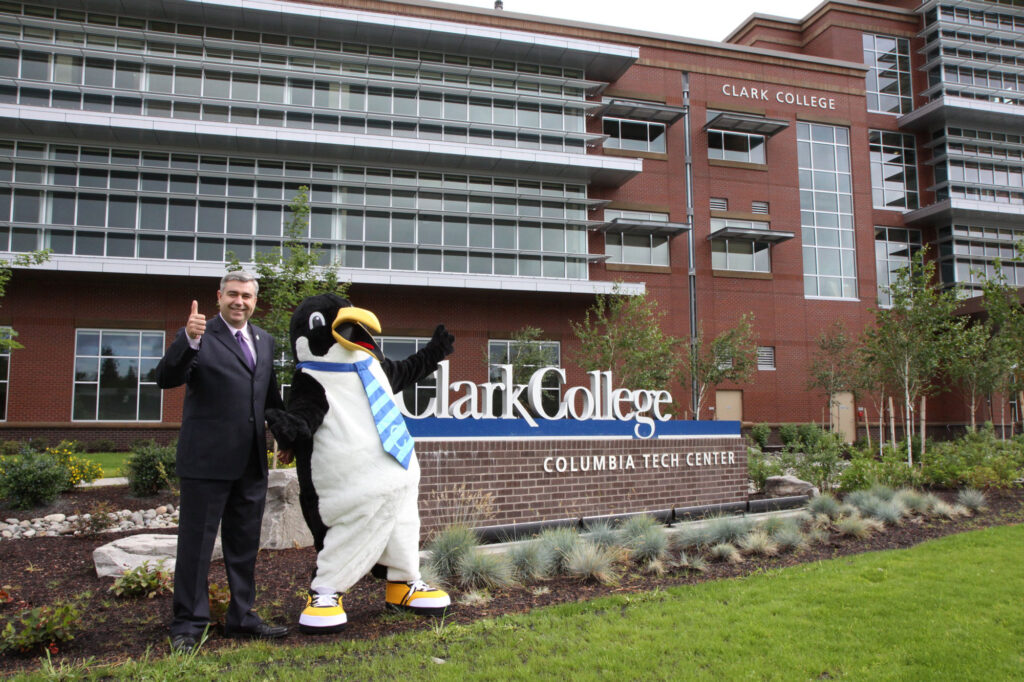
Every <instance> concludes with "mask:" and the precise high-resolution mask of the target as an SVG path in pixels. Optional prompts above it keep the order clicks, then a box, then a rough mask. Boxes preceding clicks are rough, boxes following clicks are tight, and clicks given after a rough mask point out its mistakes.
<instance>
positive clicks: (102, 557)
mask: <svg viewBox="0 0 1024 682" xmlns="http://www.w3.org/2000/svg"><path fill="white" fill-rule="evenodd" d="M177 550H178V536H177V535H153V534H141V535H129V536H127V537H123V538H119V539H117V540H114V541H113V542H108V543H107V544H105V545H103V546H101V547H97V548H96V549H94V550H93V552H92V561H93V563H94V564H95V565H96V575H98V576H99V577H101V578H104V577H112V578H116V577H118V576H120V575H122V574H124V573H126V572H128V571H130V570H132V569H134V568H136V567H138V566H141V565H142V562H144V561H148V562H149V565H150V566H154V567H155V566H156V564H157V563H158V562H160V560H163V561H164V568H165V569H166V570H168V571H174V557H175V555H176V554H177ZM223 556H224V552H223V551H222V550H221V546H220V538H219V537H218V538H217V542H216V543H215V544H214V546H213V559H214V560H216V559H221V558H223Z"/></svg>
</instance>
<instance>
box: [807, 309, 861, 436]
mask: <svg viewBox="0 0 1024 682" xmlns="http://www.w3.org/2000/svg"><path fill="white" fill-rule="evenodd" d="M814 342H815V344H816V345H817V350H816V351H815V353H814V357H813V358H812V360H811V365H810V367H809V368H808V380H807V388H808V389H815V388H819V389H821V390H822V391H823V392H824V393H825V396H826V398H827V399H828V419H829V427H830V428H831V429H832V430H835V428H836V427H835V424H833V423H832V411H833V408H835V407H836V406H838V405H839V402H838V400H837V399H836V395H837V394H839V393H841V392H843V391H851V390H853V371H854V360H853V357H852V355H853V347H852V346H853V340H852V339H851V338H850V336H849V335H848V334H847V333H846V327H845V326H844V325H843V323H842V321H841V320H837V321H836V322H835V323H834V324H833V325H832V326H831V327H830V328H829V330H828V331H827V332H824V333H823V334H821V335H819V336H818V337H817V338H816V339H815V340H814Z"/></svg>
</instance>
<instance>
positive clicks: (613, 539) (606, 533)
mask: <svg viewBox="0 0 1024 682" xmlns="http://www.w3.org/2000/svg"><path fill="white" fill-rule="evenodd" d="M587 540H589V541H591V542H593V543H594V544H595V545H599V546H601V547H611V546H613V545H615V544H618V542H619V531H618V529H616V528H615V527H614V526H613V525H612V524H611V522H609V521H608V520H606V519H598V520H597V521H593V522H591V523H590V524H588V525H587Z"/></svg>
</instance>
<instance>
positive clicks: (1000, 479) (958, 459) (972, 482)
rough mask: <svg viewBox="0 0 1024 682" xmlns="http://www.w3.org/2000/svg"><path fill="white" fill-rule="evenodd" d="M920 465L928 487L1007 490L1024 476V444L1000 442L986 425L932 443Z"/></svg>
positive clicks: (1014, 441)
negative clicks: (975, 430) (944, 440)
mask: <svg viewBox="0 0 1024 682" xmlns="http://www.w3.org/2000/svg"><path fill="white" fill-rule="evenodd" d="M921 463H922V466H921V474H922V476H923V478H924V480H925V482H927V483H929V484H931V485H936V486H942V487H949V488H957V487H962V486H965V485H966V486H971V487H973V488H1009V487H1013V486H1014V485H1016V483H1015V482H1016V481H1017V480H1019V479H1020V478H1021V477H1022V476H1024V442H1021V441H1020V440H1018V439H1011V440H1000V439H999V438H997V437H996V434H995V429H994V428H993V426H992V423H991V422H986V423H985V425H984V426H983V427H982V428H981V429H979V430H978V431H977V432H975V433H967V434H965V435H964V437H963V438H960V439H958V440H955V441H949V442H941V443H935V444H933V445H932V446H931V447H930V448H929V449H928V451H927V452H926V453H925V454H924V456H923V457H922V458H921Z"/></svg>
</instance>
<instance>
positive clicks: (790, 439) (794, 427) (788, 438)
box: [779, 424, 800, 447]
mask: <svg viewBox="0 0 1024 682" xmlns="http://www.w3.org/2000/svg"><path fill="white" fill-rule="evenodd" d="M779 440H781V441H782V445H783V447H785V446H788V445H793V444H794V443H798V442H799V441H800V425H799V424H780V425H779Z"/></svg>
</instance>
